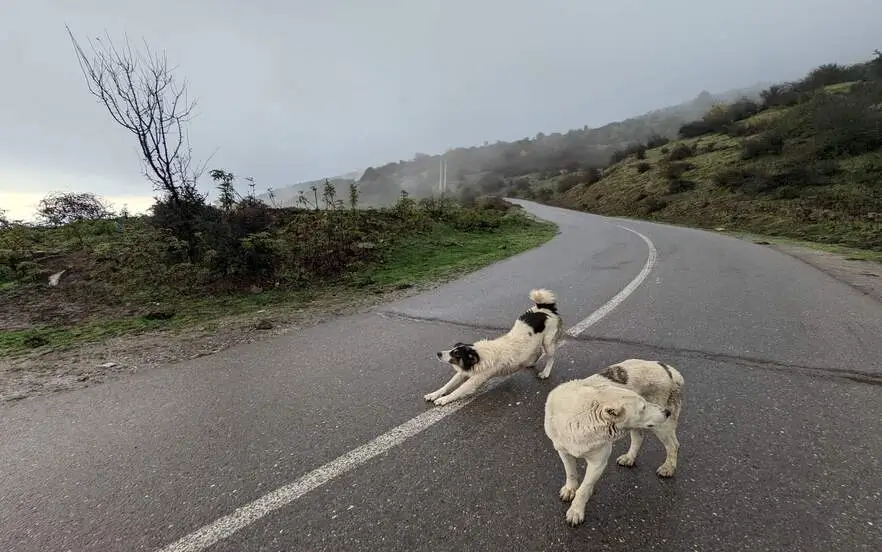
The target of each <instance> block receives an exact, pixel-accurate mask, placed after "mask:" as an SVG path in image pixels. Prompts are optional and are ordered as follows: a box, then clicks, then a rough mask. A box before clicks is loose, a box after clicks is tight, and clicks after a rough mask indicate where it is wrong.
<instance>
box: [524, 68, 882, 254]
mask: <svg viewBox="0 0 882 552" xmlns="http://www.w3.org/2000/svg"><path fill="white" fill-rule="evenodd" d="M678 134H679V139H677V140H673V141H669V142H668V141H665V140H657V141H655V142H653V143H649V144H646V143H643V144H634V145H632V146H630V147H628V148H625V149H623V150H621V151H619V152H617V153H616V154H614V156H613V158H614V160H615V162H614V163H612V164H611V165H609V166H607V167H606V168H604V169H603V170H602V171H572V172H570V173H568V174H565V175H560V176H556V177H554V178H550V179H548V178H545V179H543V178H538V177H534V178H533V181H532V182H531V185H530V186H529V188H528V189H525V190H521V192H522V193H521V194H520V195H521V196H522V197H535V198H538V199H540V200H545V201H547V202H549V203H554V204H557V205H561V206H565V207H570V208H576V209H581V210H585V211H590V212H595V213H600V214H605V215H614V216H626V217H640V218H647V219H652V220H659V221H667V222H672V223H677V224H685V225H692V226H698V227H711V228H714V227H720V226H722V227H725V228H727V229H731V230H742V231H747V232H755V233H763V234H769V235H778V236H786V237H791V238H797V239H804V240H810V241H816V242H825V243H839V244H843V245H848V246H853V247H861V248H868V249H876V250H882V54H880V53H878V52H877V55H876V57H875V59H873V60H872V61H870V62H867V63H862V64H857V65H853V66H840V65H835V64H831V65H824V66H821V67H818V68H817V69H815V70H814V71H812V72H811V73H810V74H809V75H807V76H806V77H805V78H804V79H803V80H801V81H798V82H796V83H787V84H784V85H779V86H773V87H770V88H769V89H768V90H766V91H764V92H763V94H762V98H761V100H760V101H758V102H753V101H748V100H742V101H738V102H735V103H733V104H729V105H718V106H715V107H714V108H712V109H711V110H709V111H708V112H707V113H706V114H705V115H704V116H703V117H702V118H701V119H699V120H697V121H695V122H692V123H688V124H686V125H683V126H682V127H681V128H680V130H679V133H678Z"/></svg>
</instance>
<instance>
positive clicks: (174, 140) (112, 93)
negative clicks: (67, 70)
mask: <svg viewBox="0 0 882 552" xmlns="http://www.w3.org/2000/svg"><path fill="white" fill-rule="evenodd" d="M67 33H68V35H69V36H70V40H71V42H72V43H73V46H74V50H75V52H76V55H77V61H79V64H80V68H81V69H82V71H83V75H84V76H85V77H86V83H87V85H88V87H89V92H90V93H91V94H92V95H93V96H95V97H96V98H98V100H100V102H101V103H102V104H103V105H104V107H105V108H106V109H107V111H108V113H110V116H111V117H113V120H114V121H116V122H117V124H119V125H120V126H122V127H123V128H125V129H126V130H128V131H129V132H131V133H132V134H134V135H135V137H136V138H137V140H138V146H139V148H140V150H141V157H142V160H143V162H144V165H145V170H144V173H145V176H146V177H147V178H148V179H149V180H150V181H151V182H152V183H153V185H154V187H155V188H156V189H157V190H159V191H162V192H165V194H166V195H167V196H168V199H169V200H171V201H172V202H173V203H175V204H179V203H181V202H185V201H193V200H196V201H203V200H204V196H202V195H200V194H199V192H198V190H197V188H196V180H197V179H198V177H199V176H200V174H201V173H202V172H203V171H204V170H205V165H201V166H198V167H194V166H192V149H191V148H190V143H189V140H188V139H187V123H188V122H189V120H190V117H191V115H192V113H193V109H194V108H195V107H196V101H195V100H193V101H191V100H190V99H189V98H188V96H187V84H186V81H178V80H176V79H175V75H174V72H175V67H172V66H170V65H169V64H168V59H167V58H166V56H165V53H162V54H160V53H156V52H154V51H152V50H151V49H150V47H149V46H148V45H147V44H146V43H145V44H144V49H143V51H138V50H136V49H134V48H132V44H131V43H130V42H129V40H128V37H126V39H125V43H124V44H123V45H122V46H120V47H117V46H116V45H115V44H114V43H113V41H111V39H110V37H109V35H106V40H102V39H101V38H100V37H99V38H96V39H95V40H94V41H92V40H89V41H88V47H89V49H90V50H91V55H89V54H87V53H86V51H85V50H84V49H83V47H82V46H81V45H80V43H79V42H78V41H77V39H76V38H75V37H74V35H73V33H72V32H71V30H70V27H67Z"/></svg>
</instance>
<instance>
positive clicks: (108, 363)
mask: <svg viewBox="0 0 882 552" xmlns="http://www.w3.org/2000/svg"><path fill="white" fill-rule="evenodd" d="M117 366H119V364H117V363H115V362H105V363H104V364H100V365H99V366H98V367H99V368H116V367H117Z"/></svg>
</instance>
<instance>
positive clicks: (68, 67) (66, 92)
mask: <svg viewBox="0 0 882 552" xmlns="http://www.w3.org/2000/svg"><path fill="white" fill-rule="evenodd" d="M880 22H882V2H880V1H879V0H739V1H738V2H732V1H722V0H709V1H705V2H700V1H698V0H688V1H687V0H667V1H661V0H604V1H598V0H536V1H533V0H529V1H528V0H507V1H506V0H444V1H442V0H321V1H319V0H308V1H303V0H287V1H285V0H252V1H251V2H245V1H242V0H214V1H208V0H178V1H172V0H151V1H149V2H145V1H144V0H138V1H133V0H7V1H6V3H5V4H4V8H3V15H2V18H0V67H2V69H3V73H4V78H3V82H4V84H3V85H2V86H0V207H4V208H7V209H11V210H12V211H13V213H14V214H15V215H17V216H26V215H27V214H28V212H29V211H32V210H33V205H34V204H35V203H36V201H37V200H39V198H40V197H42V196H43V195H44V194H45V193H46V192H48V191H52V190H74V191H92V192H96V193H99V194H102V195H105V196H107V197H109V198H110V199H111V200H113V201H114V202H115V203H116V204H117V207H119V206H120V205H119V204H120V203H121V202H128V203H129V204H130V206H135V207H139V206H141V204H142V203H146V201H147V200H148V199H149V196H150V195H151V194H152V189H151V187H150V184H149V183H147V182H146V181H145V180H144V178H143V177H142V176H141V174H140V170H141V169H140V164H139V161H138V152H137V149H136V145H135V143H134V141H133V138H132V137H131V136H130V135H128V134H126V131H124V130H123V129H121V128H118V127H116V126H115V124H114V123H113V122H112V121H111V120H110V118H109V116H108V115H107V114H106V112H104V111H103V107H101V106H99V105H98V104H97V103H96V102H95V100H94V99H93V98H92V97H91V96H89V94H88V93H87V90H86V87H85V83H84V81H83V78H82V76H81V74H80V73H79V67H78V65H77V62H76V58H75V57H74V53H73V50H72V48H71V45H70V42H69V39H68V37H67V35H66V33H65V29H64V24H65V23H67V24H69V25H70V26H71V28H72V29H73V31H74V33H75V35H76V36H77V37H79V38H81V39H85V38H87V37H95V36H98V35H102V34H103V33H104V31H105V30H106V31H108V32H109V33H110V35H111V37H113V38H119V37H121V36H122V34H123V33H128V35H129V37H130V38H133V39H136V40H137V39H140V38H144V39H145V40H146V41H147V42H148V43H149V44H150V45H151V46H152V47H153V48H156V49H164V50H165V51H166V53H167V55H168V57H169V60H170V61H171V62H172V63H173V64H176V65H178V66H179V75H180V76H181V77H186V78H187V80H188V81H189V86H190V91H191V93H192V94H193V95H195V96H196V97H197V98H198V101H199V107H198V110H197V111H198V118H197V119H196V120H195V121H194V122H193V123H192V127H191V140H192V142H193V145H194V147H195V148H196V154H197V156H202V157H205V156H207V155H209V154H210V153H211V152H212V151H214V150H217V153H216V154H215V157H214V159H213V161H212V163H211V167H210V168H213V167H222V168H225V169H227V170H230V171H232V172H233V173H235V174H237V175H241V176H247V175H250V176H253V177H254V178H255V180H256V182H257V184H258V189H259V190H260V191H262V190H263V189H265V188H266V186H273V187H276V188H280V187H283V186H285V185H288V184H293V183H295V182H298V181H302V180H309V179H314V178H320V177H323V176H332V175H335V174H340V173H343V172H348V171H351V170H353V169H357V168H365V167H367V166H369V165H380V164H383V163H385V162H388V161H397V160H399V159H409V158H410V157H411V156H412V155H413V154H414V153H415V152H425V153H438V152H440V151H443V150H444V149H446V148H448V147H455V146H467V145H475V144H480V143H481V142H483V141H484V140H490V141H495V140H497V139H503V140H508V139H517V138H521V137H524V136H532V135H534V134H536V133H537V132H539V131H543V132H546V133H547V132H553V131H558V130H560V131H565V130H567V129H570V128H575V127H581V126H583V125H586V124H587V125H590V126H600V125H602V124H604V123H607V122H610V121H614V120H620V119H622V118H625V117H628V116H632V115H636V114H639V113H642V112H645V111H648V110H651V109H655V108H658V107H663V106H666V105H670V104H675V103H680V102H682V101H685V100H688V99H691V98H692V97H694V96H695V95H697V94H698V93H699V92H700V91H701V90H704V89H706V90H709V91H712V92H721V91H724V90H727V89H731V88H736V87H741V86H749V85H751V84H754V83H756V82H758V81H778V80H782V79H788V78H796V77H799V76H801V75H802V74H804V73H805V72H806V71H807V70H809V69H811V68H812V67H814V66H816V65H819V64H820V63H824V62H828V61H837V62H851V61H861V60H864V59H867V58H869V57H870V56H871V54H872V51H873V50H874V49H875V48H880V49H882V37H880V35H879V34H878V28H879V24H880ZM206 184H207V183H206Z"/></svg>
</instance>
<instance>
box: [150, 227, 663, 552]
mask: <svg viewBox="0 0 882 552" xmlns="http://www.w3.org/2000/svg"><path fill="white" fill-rule="evenodd" d="M619 228H623V229H625V230H627V231H628V232H632V233H634V234H637V235H638V236H640V238H642V239H643V241H644V242H646V245H647V246H648V247H649V255H648V257H647V259H646V264H644V265H643V269H642V270H641V271H640V273H639V274H637V276H636V277H635V278H634V279H633V280H631V282H630V283H629V284H628V285H627V286H625V287H624V289H622V291H620V292H619V293H617V294H616V295H615V296H614V297H613V298H612V299H610V300H609V301H607V302H606V304H604V305H603V306H602V307H600V308H599V309H597V310H596V311H594V312H593V313H591V315H590V316H588V318H586V319H584V320H582V321H581V322H579V323H578V324H576V325H575V326H573V327H572V328H570V329H569V330H567V331H566V334H567V335H570V336H573V337H575V336H577V335H579V334H581V333H583V332H584V331H585V330H587V329H588V328H590V327H591V326H593V325H594V324H597V323H598V322H599V321H600V320H601V319H602V318H603V317H604V316H606V315H608V314H609V313H610V312H612V311H613V309H615V308H616V307H617V306H619V305H620V304H621V303H622V302H623V301H624V300H625V299H627V298H628V296H629V295H631V294H632V293H634V290H636V289H637V287H638V286H639V285H640V284H641V283H643V280H645V279H646V276H647V275H648V274H649V273H650V271H651V270H652V268H653V267H654V266H655V262H656V257H657V251H656V249H655V245H654V244H653V243H652V241H651V240H650V239H649V238H647V237H646V236H644V235H643V234H641V233H640V232H637V231H636V230H632V229H630V228H627V227H625V226H619ZM501 382H502V379H496V380H493V381H490V382H488V383H487V384H485V385H484V388H483V389H482V390H480V391H479V392H478V393H475V394H474V395H472V396H471V397H468V398H466V399H463V400H460V401H455V402H452V403H450V404H447V405H444V406H441V407H433V408H432V409H431V410H427V411H425V412H423V413H422V414H420V415H418V416H416V417H414V418H411V419H410V420H408V421H406V422H404V423H403V424H401V425H399V426H397V427H394V428H392V429H391V430H389V431H387V432H386V433H384V434H382V435H380V436H379V437H377V438H376V439H374V440H373V441H370V442H368V443H365V444H363V445H361V446H360V447H358V448H356V449H353V450H351V451H349V452H347V453H345V454H343V455H342V456H338V457H337V458H335V459H334V460H331V461H330V462H328V463H327V464H325V465H323V466H319V467H318V468H316V469H314V470H312V471H311V472H309V473H307V474H306V475H304V476H302V477H300V478H299V479H297V480H296V481H294V482H293V483H289V484H288V485H285V486H283V487H280V488H278V489H276V490H275V491H272V492H270V493H269V494H266V495H264V496H262V497H260V498H258V499H257V500H254V501H253V502H249V503H248V504H246V505H244V506H241V507H239V508H237V509H236V510H235V511H233V513H231V514H229V515H226V516H224V517H222V518H219V519H217V520H215V521H213V522H212V523H209V524H208V525H205V526H203V527H201V528H199V529H197V530H196V531H194V532H192V533H190V534H189V535H186V536H184V537H183V538H181V539H180V540H177V541H175V542H173V543H172V544H170V545H168V546H166V547H165V548H162V549H161V550H159V551H158V552H200V551H202V550H205V549H206V548H208V547H209V546H212V545H214V544H216V543H217V542H219V541H221V540H223V539H225V538H227V537H229V536H231V535H232V534H233V533H235V532H237V531H239V530H240V529H243V528H245V527H246V526H248V525H250V524H251V523H254V522H255V521H257V520H259V519H260V518H262V517H264V516H266V515H268V514H270V513H272V512H273V511H275V510H278V509H279V508H282V507H284V506H287V505H288V504H290V503H292V502H294V501H295V500H297V499H298V498H300V497H302V496H303V495H305V494H306V493H308V492H309V491H312V490H314V489H317V488H318V487H321V486H322V485H324V484H325V483H328V482H329V481H332V480H333V479H335V478H337V477H339V476H341V475H343V474H345V473H347V472H350V471H352V470H353V469H355V468H357V467H358V466H360V465H362V464H364V463H365V462H367V461H368V460H370V459H372V458H375V457H377V456H379V455H380V454H383V453H384V452H386V451H388V450H390V449H392V448H393V447H396V446H398V445H400V444H401V443H403V442H404V441H406V440H407V439H409V438H411V437H413V436H414V435H417V434H418V433H420V432H422V431H423V430H425V429H428V428H429V427H431V426H433V425H435V424H437V423H438V422H440V421H441V420H443V419H444V418H446V417H448V416H450V415H451V414H453V413H454V412H456V411H458V410H460V409H461V408H463V407H465V406H466V405H468V404H469V403H471V402H472V401H473V400H475V399H476V398H477V397H479V396H480V395H483V394H484V393H486V392H487V391H490V390H491V389H493V388H494V387H496V385H498V384H499V383H501Z"/></svg>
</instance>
